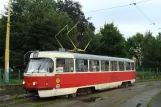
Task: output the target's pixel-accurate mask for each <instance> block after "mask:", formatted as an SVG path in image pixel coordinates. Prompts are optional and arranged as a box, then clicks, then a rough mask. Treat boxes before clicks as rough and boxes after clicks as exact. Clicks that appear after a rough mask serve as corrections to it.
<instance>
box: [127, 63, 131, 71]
mask: <svg viewBox="0 0 161 107" xmlns="http://www.w3.org/2000/svg"><path fill="white" fill-rule="evenodd" d="M127 70H131V67H130V62H126V71H127Z"/></svg>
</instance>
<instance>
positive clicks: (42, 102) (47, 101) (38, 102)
mask: <svg viewBox="0 0 161 107" xmlns="http://www.w3.org/2000/svg"><path fill="white" fill-rule="evenodd" d="M158 83H160V82H148V83H136V84H135V85H134V86H132V87H127V88H120V89H118V90H117V89H113V90H111V89H110V91H108V90H104V91H99V92H95V93H93V94H87V95H83V96H78V97H76V98H71V99H67V98H66V97H64V96H60V97H50V98H39V97H37V96H31V97H28V98H21V99H15V100H13V101H8V102H6V103H8V104H5V102H4V104H0V107H10V106H12V107H20V106H23V105H26V106H31V107H35V106H46V105H49V106H50V105H55V104H58V105H59V102H62V103H67V102H74V101H79V100H81V101H82V99H85V98H90V97H91V96H99V95H100V97H102V98H98V99H99V100H100V101H102V100H106V99H108V100H112V99H115V97H114V96H116V95H112V94H110V93H114V94H115V91H116V92H118V93H119V92H121V91H123V92H121V93H126V90H130V89H131V88H133V89H132V90H134V91H135V92H134V94H130V95H127V96H124V97H122V98H120V99H118V100H117V103H116V102H115V104H113V106H111V107H119V105H121V104H122V103H124V102H125V101H126V100H127V99H129V98H131V97H134V96H136V95H138V94H140V93H142V92H143V91H148V90H151V89H154V88H157V87H160V86H158V85H157V86H153V85H154V84H158ZM148 86H149V87H151V88H145V89H141V88H140V89H138V90H137V87H148ZM135 87H136V88H135ZM105 93H109V95H108V97H107V96H105V95H104V94H105ZM116 94H117V93H116ZM94 102H99V101H97V99H96V100H94ZM82 103H83V102H82Z"/></svg>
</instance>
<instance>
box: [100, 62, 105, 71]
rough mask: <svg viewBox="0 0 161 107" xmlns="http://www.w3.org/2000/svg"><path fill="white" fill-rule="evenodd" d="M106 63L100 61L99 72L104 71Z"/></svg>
mask: <svg viewBox="0 0 161 107" xmlns="http://www.w3.org/2000/svg"><path fill="white" fill-rule="evenodd" d="M105 69H106V62H105V61H101V71H106V70H105Z"/></svg>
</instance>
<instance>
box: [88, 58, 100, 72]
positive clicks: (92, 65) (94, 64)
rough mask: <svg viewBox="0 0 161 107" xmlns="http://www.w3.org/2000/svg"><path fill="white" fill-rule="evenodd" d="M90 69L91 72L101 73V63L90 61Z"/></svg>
mask: <svg viewBox="0 0 161 107" xmlns="http://www.w3.org/2000/svg"><path fill="white" fill-rule="evenodd" d="M89 67H90V71H91V72H96V71H99V61H98V60H90V61H89Z"/></svg>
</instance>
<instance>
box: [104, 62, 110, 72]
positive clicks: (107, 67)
mask: <svg viewBox="0 0 161 107" xmlns="http://www.w3.org/2000/svg"><path fill="white" fill-rule="evenodd" d="M105 64H106V67H105V71H109V61H106V62H105Z"/></svg>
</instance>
